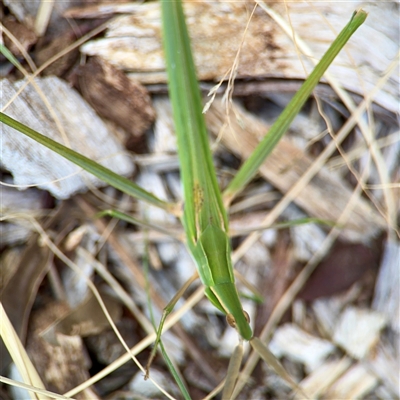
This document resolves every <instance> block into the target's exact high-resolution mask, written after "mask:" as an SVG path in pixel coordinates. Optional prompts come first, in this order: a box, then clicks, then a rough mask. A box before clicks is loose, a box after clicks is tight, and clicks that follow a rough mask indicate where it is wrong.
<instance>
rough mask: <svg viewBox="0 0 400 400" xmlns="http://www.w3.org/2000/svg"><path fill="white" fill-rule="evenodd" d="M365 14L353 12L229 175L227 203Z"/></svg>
mask: <svg viewBox="0 0 400 400" xmlns="http://www.w3.org/2000/svg"><path fill="white" fill-rule="evenodd" d="M366 18H367V13H366V12H365V11H363V10H359V11H357V12H355V13H354V14H353V16H352V18H351V19H350V22H349V23H348V24H347V25H346V26H345V27H344V28H343V30H342V31H341V32H340V34H339V35H338V37H337V38H336V39H335V41H334V42H333V43H332V45H331V46H330V47H329V49H328V51H327V52H326V53H325V54H324V56H323V57H322V59H321V61H320V62H319V63H318V65H317V66H316V67H315V69H314V70H313V72H312V73H311V74H310V76H309V77H308V78H307V80H306V81H305V82H304V83H303V85H302V87H301V88H300V90H299V91H298V92H297V93H296V94H295V95H294V96H293V98H292V100H291V101H290V103H289V104H288V105H287V107H286V108H285V109H284V111H283V112H282V113H281V115H280V116H279V118H278V119H277V120H276V121H275V123H274V124H273V126H272V127H271V129H270V130H269V132H268V134H267V135H266V136H265V137H264V139H263V140H262V141H261V143H260V144H259V145H258V146H257V147H256V149H255V150H254V152H253V153H252V155H251V156H250V157H249V158H248V159H247V160H246V161H245V163H244V164H243V165H242V167H241V168H240V169H239V171H238V172H237V173H236V176H235V177H234V178H233V179H232V181H231V182H230V184H229V185H228V187H227V188H226V190H225V191H224V194H223V196H224V199H226V200H227V202H228V203H230V201H231V200H232V199H233V197H234V196H236V194H237V193H238V192H240V191H241V190H242V189H243V188H244V187H245V186H246V185H247V183H249V181H250V180H251V179H252V178H253V177H254V175H255V174H256V173H257V171H258V168H259V167H260V166H261V164H262V163H263V162H264V161H265V159H266V158H267V157H268V155H269V154H270V153H271V151H272V150H273V149H274V147H275V146H276V145H277V143H278V142H279V140H280V139H281V138H282V136H283V135H284V134H285V133H286V131H287V130H288V129H289V126H290V124H291V123H292V121H293V119H294V118H295V117H296V115H297V114H298V113H299V111H300V109H301V108H302V107H303V105H304V103H305V102H306V100H307V99H308V98H309V96H310V95H311V92H312V91H313V89H314V88H315V86H316V85H317V84H318V82H319V80H320V79H321V77H322V75H323V74H324V73H325V71H326V70H327V69H328V67H329V65H330V64H331V63H332V61H333V60H334V58H335V57H336V56H337V54H338V53H339V52H340V50H341V49H342V48H343V46H344V45H345V44H346V43H347V41H348V40H349V39H350V37H351V36H352V35H353V33H354V32H355V31H356V30H357V29H358V28H359V27H360V26H361V25H362V24H363V22H364V21H365V19H366Z"/></svg>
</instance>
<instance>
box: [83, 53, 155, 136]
mask: <svg viewBox="0 0 400 400" xmlns="http://www.w3.org/2000/svg"><path fill="white" fill-rule="evenodd" d="M79 86H80V88H81V90H82V94H83V97H84V98H85V99H86V100H87V101H88V102H89V104H91V105H92V107H93V108H94V109H95V110H96V111H97V113H98V114H99V115H101V116H102V117H104V118H107V119H109V120H110V121H113V122H114V123H116V124H117V125H119V126H121V127H122V128H124V129H125V130H126V131H127V132H129V133H130V134H131V135H132V136H134V137H135V138H136V139H138V138H141V137H142V136H143V134H144V133H145V132H146V131H147V129H149V128H150V126H151V125H152V123H153V122H154V119H155V111H154V108H153V107H152V104H151V100H150V96H149V94H148V92H147V89H146V88H145V87H144V86H143V85H141V84H140V83H139V82H138V81H134V80H130V79H128V78H127V76H126V75H125V74H124V73H123V72H122V71H121V70H119V69H118V68H116V67H114V66H113V65H111V64H110V63H108V62H107V61H105V60H102V59H100V58H98V57H94V58H91V59H90V61H89V62H88V63H87V64H85V65H84V66H82V67H81V68H80V70H79Z"/></svg>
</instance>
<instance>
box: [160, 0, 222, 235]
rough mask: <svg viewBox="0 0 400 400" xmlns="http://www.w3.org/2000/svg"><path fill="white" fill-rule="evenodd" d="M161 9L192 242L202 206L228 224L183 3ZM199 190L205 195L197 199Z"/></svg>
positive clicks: (167, 3) (186, 221)
mask: <svg viewBox="0 0 400 400" xmlns="http://www.w3.org/2000/svg"><path fill="white" fill-rule="evenodd" d="M161 6H162V20H163V41H164V52H165V58H166V62H167V72H168V88H169V94H170V99H171V103H172V109H173V114H174V122H175V131H176V135H177V139H178V153H179V162H180V173H181V179H182V182H183V191H184V199H185V210H184V221H183V222H184V225H185V230H186V233H187V236H188V241H189V240H191V238H195V237H196V235H197V233H198V232H197V230H196V226H195V225H196V218H197V216H198V215H199V214H200V213H202V211H199V207H198V203H200V202H202V203H203V204H204V205H205V207H203V209H204V210H206V212H207V213H209V214H212V215H211V216H207V217H210V218H213V219H214V220H218V219H220V217H221V216H222V218H223V220H224V225H225V227H227V224H228V222H227V217H226V212H225V208H224V206H223V203H222V197H221V193H220V190H219V186H218V182H217V178H216V173H215V168H214V164H213V160H212V155H211V151H210V145H209V141H208V135H207V128H206V125H205V121H204V115H203V113H202V109H203V105H202V100H201V95H200V89H199V85H198V82H197V76H196V70H195V66H194V62H193V57H192V51H191V47H190V39H189V35H188V32H187V28H186V23H185V17H184V14H183V10H182V4H181V1H180V0H176V1H172V2H171V1H169V0H163V1H162V2H161ZM196 189H198V192H201V195H199V196H196ZM203 195H204V196H203ZM198 197H201V198H202V199H201V200H199V199H198ZM203 200H204V201H203ZM206 207H208V208H207V209H206ZM199 219H200V220H201V219H202V216H199ZM205 219H207V218H205ZM200 224H201V222H200Z"/></svg>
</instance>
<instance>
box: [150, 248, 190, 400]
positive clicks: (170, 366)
mask: <svg viewBox="0 0 400 400" xmlns="http://www.w3.org/2000/svg"><path fill="white" fill-rule="evenodd" d="M145 243H146V251H145V257H144V258H143V266H144V272H145V278H146V296H147V305H148V307H149V312H150V320H151V323H152V325H153V327H154V332H157V325H156V322H155V319H154V312H153V306H152V301H151V295H150V281H149V256H148V254H149V247H148V241H147V240H146V242H145ZM159 345H160V350H161V353H162V356H163V359H164V361H165V363H166V364H167V367H168V369H169V371H170V372H171V375H172V376H173V377H174V379H175V382H176V384H177V385H178V387H179V389H180V391H181V394H182V395H183V398H184V399H185V400H191V397H190V394H189V392H188V390H187V388H186V386H185V384H184V382H183V379H182V377H181V375H180V373H179V372H178V370H177V368H175V365H174V363H173V362H172V361H171V359H170V358H169V356H168V353H167V351H166V350H165V346H164V343H163V342H162V340H161V338H160V341H159Z"/></svg>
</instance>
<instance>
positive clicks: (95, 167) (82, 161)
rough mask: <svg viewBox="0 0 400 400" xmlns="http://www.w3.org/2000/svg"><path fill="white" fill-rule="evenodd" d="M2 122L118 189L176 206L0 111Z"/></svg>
mask: <svg viewBox="0 0 400 400" xmlns="http://www.w3.org/2000/svg"><path fill="white" fill-rule="evenodd" d="M0 122H3V123H4V124H6V125H8V126H10V127H12V128H14V129H16V130H18V131H19V132H21V133H23V134H24V135H26V136H28V137H30V138H31V139H33V140H35V141H36V142H38V143H40V144H42V145H43V146H46V147H48V148H49V149H50V150H53V151H54V152H56V153H58V154H60V155H61V156H62V157H64V158H66V159H67V160H69V161H71V162H73V163H74V164H76V165H78V166H79V167H81V168H83V169H84V170H85V171H87V172H89V173H91V174H92V175H94V176H96V177H97V178H99V179H101V180H102V181H104V182H106V183H108V184H109V185H111V186H113V187H115V188H116V189H119V190H121V192H124V193H127V194H128V195H130V196H133V197H136V198H137V199H140V200H144V201H147V202H148V203H150V204H153V205H154V206H157V207H160V208H162V209H164V210H167V211H172V210H174V208H175V205H174V204H170V203H167V202H165V201H163V200H160V199H159V198H158V197H156V196H154V195H153V194H151V193H149V192H147V191H146V190H144V189H142V188H141V187H140V186H138V185H136V184H135V183H134V182H132V181H130V180H129V179H127V178H125V177H123V176H120V175H118V174H116V173H115V172H113V171H111V170H109V169H108V168H106V167H103V166H102V165H100V164H98V163H96V162H94V161H92V160H90V159H89V158H87V157H85V156H83V155H81V154H79V153H77V152H76V151H74V150H71V149H69V148H68V147H65V146H63V145H62V144H60V143H57V142H56V141H54V140H52V139H50V138H48V137H46V136H44V135H42V134H40V133H39V132H36V131H35V130H33V129H31V128H29V127H27V126H26V125H24V124H22V123H20V122H18V121H16V120H14V119H13V118H11V117H9V116H8V115H6V114H4V113H2V112H0Z"/></svg>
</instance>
